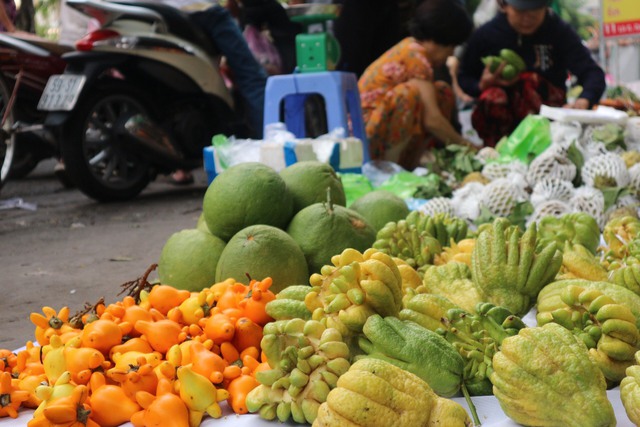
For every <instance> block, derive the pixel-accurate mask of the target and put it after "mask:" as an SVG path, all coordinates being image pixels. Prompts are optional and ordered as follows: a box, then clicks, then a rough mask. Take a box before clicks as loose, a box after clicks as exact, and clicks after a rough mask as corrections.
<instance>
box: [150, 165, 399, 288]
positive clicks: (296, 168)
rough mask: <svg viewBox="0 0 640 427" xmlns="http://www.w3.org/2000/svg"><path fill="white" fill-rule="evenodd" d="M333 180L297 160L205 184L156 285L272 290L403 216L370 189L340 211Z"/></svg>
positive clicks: (299, 279)
mask: <svg viewBox="0 0 640 427" xmlns="http://www.w3.org/2000/svg"><path fill="white" fill-rule="evenodd" d="M345 204H346V197H345V191H344V187H343V185H342V181H341V180H340V177H339V176H338V175H337V174H336V172H335V170H334V169H333V168H332V167H331V166H330V165H328V164H326V163H321V162H316V161H308V162H298V163H295V164H293V165H291V166H289V167H287V168H286V169H284V170H282V171H281V172H280V173H278V172H276V171H275V170H274V169H272V168H270V167H269V166H266V165H264V164H261V163H252V162H250V163H241V164H238V165H236V166H233V167H231V168H229V169H227V170H225V171H224V172H222V173H221V174H220V175H218V176H217V177H216V178H215V179H214V180H213V181H212V182H211V184H210V185H209V188H208V189H207V191H206V193H205V195H204V199H203V212H202V215H201V216H200V219H199V220H198V223H197V224H196V226H195V228H193V229H187V230H182V231H179V232H176V233H174V234H173V235H171V236H170V237H169V239H168V240H167V242H166V244H165V246H164V247H163V249H162V253H161V255H160V259H159V261H158V278H159V280H160V281H161V283H163V284H168V285H171V286H174V287H176V288H179V289H187V290H190V291H198V290H200V289H203V288H205V287H208V286H210V285H211V284H213V283H215V282H219V281H222V280H225V279H229V278H232V279H234V280H236V281H238V282H241V283H249V280H251V279H255V280H262V279H264V278H266V277H271V278H272V279H273V287H272V290H273V291H274V292H276V293H277V292H278V291H280V290H282V289H284V288H286V287H288V286H291V285H301V284H305V285H308V284H309V276H310V275H311V274H313V273H316V272H319V271H320V268H321V267H322V266H323V265H325V264H329V263H330V258H331V257H332V256H333V255H336V254H339V253H341V252H342V251H343V250H344V249H346V248H354V249H357V250H359V251H364V250H366V249H367V248H370V247H371V245H372V244H373V242H374V240H375V237H376V233H377V231H378V230H379V229H380V228H381V227H382V226H384V225H385V224H386V223H387V222H389V221H397V220H399V219H402V218H404V217H406V215H407V214H408V208H407V206H406V204H405V202H404V201H403V200H402V199H400V198H399V197H397V196H395V195H393V194H391V193H388V192H384V191H374V192H372V193H369V194H367V195H366V196H363V197H362V198H361V199H358V200H356V201H355V202H354V203H353V209H351V208H347V207H345Z"/></svg>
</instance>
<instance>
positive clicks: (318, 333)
mask: <svg viewBox="0 0 640 427" xmlns="http://www.w3.org/2000/svg"><path fill="white" fill-rule="evenodd" d="M263 334H264V336H263V338H262V341H261V343H260V345H261V347H262V350H263V351H264V354H265V355H266V356H267V361H268V363H269V366H270V367H271V368H272V369H270V370H266V371H262V372H259V373H257V374H256V379H257V380H258V381H259V382H260V385H259V386H258V387H256V388H254V389H253V390H252V391H251V392H249V394H248V395H247V400H246V403H247V408H248V410H249V412H258V413H259V414H260V416H261V417H262V418H264V419H267V420H273V419H275V418H278V420H280V421H281V422H286V421H287V420H289V419H293V421H295V422H297V423H308V424H311V423H313V421H314V420H315V418H316V416H317V414H318V408H319V407H320V404H321V403H323V402H324V401H325V400H326V398H327V395H328V394H329V391H330V390H331V389H333V388H335V387H336V385H337V382H338V378H339V377H340V376H341V375H342V374H344V373H345V372H347V370H348V369H349V367H350V366H351V363H350V362H349V359H350V352H349V347H348V346H347V344H345V343H344V342H343V341H342V335H341V334H340V332H338V330H336V329H333V328H326V327H325V326H324V325H323V324H322V323H321V322H318V321H316V320H307V321H305V320H302V319H290V320H278V321H275V322H271V323H267V324H266V325H265V327H264V329H263Z"/></svg>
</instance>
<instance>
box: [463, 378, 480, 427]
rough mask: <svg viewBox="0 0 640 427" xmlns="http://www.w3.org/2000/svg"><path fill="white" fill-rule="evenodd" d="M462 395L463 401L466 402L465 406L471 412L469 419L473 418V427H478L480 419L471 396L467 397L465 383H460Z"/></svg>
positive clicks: (467, 392)
mask: <svg viewBox="0 0 640 427" xmlns="http://www.w3.org/2000/svg"><path fill="white" fill-rule="evenodd" d="M461 388H462V394H464V399H465V400H466V401H467V405H469V410H470V411H471V417H472V418H473V425H474V426H476V427H479V426H481V425H482V423H481V422H480V418H479V417H478V411H476V405H474V403H473V401H472V400H471V396H470V395H469V390H467V386H466V385H465V383H464V382H463V383H462V387H461Z"/></svg>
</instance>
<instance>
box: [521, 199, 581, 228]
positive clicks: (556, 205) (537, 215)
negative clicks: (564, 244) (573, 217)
mask: <svg viewBox="0 0 640 427" xmlns="http://www.w3.org/2000/svg"><path fill="white" fill-rule="evenodd" d="M570 212H571V205H570V204H569V203H568V201H567V202H565V201H562V200H547V201H545V202H542V203H540V204H539V205H538V206H536V207H535V209H534V210H533V213H532V214H531V216H530V217H529V219H528V220H527V225H530V224H532V223H534V222H538V221H540V220H541V219H542V218H544V217H545V216H555V217H560V216H562V215H564V214H568V213H570Z"/></svg>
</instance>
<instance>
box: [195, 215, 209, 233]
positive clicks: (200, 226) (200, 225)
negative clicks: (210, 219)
mask: <svg viewBox="0 0 640 427" xmlns="http://www.w3.org/2000/svg"><path fill="white" fill-rule="evenodd" d="M196 228H197V229H198V230H200V231H204V232H205V233H209V234H211V232H210V231H209V227H207V221H206V220H205V219H204V212H202V213H201V214H200V216H199V217H198V222H197V223H196Z"/></svg>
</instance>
